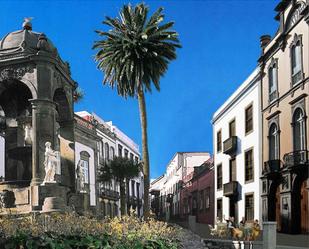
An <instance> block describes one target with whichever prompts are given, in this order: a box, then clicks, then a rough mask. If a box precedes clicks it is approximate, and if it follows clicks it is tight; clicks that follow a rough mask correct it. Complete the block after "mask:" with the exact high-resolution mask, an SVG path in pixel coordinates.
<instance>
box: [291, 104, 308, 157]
mask: <svg viewBox="0 0 309 249" xmlns="http://www.w3.org/2000/svg"><path fill="white" fill-rule="evenodd" d="M304 116H305V115H304V113H303V110H302V109H301V108H297V109H296V110H295V112H294V115H293V147H294V148H293V149H294V151H300V150H305V144H306V136H305V135H306V134H305V133H306V131H305V117H304Z"/></svg>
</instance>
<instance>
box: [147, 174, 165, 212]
mask: <svg viewBox="0 0 309 249" xmlns="http://www.w3.org/2000/svg"><path fill="white" fill-rule="evenodd" d="M165 182H166V175H165V174H163V175H161V176H159V177H158V178H156V179H152V180H151V182H150V189H149V193H150V194H151V196H150V204H151V205H150V206H151V210H152V212H153V213H155V214H156V215H157V217H161V216H162V215H163V203H164V201H165V200H163V199H164V196H163V193H164V192H165Z"/></svg>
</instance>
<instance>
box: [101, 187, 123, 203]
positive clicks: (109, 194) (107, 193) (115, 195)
mask: <svg viewBox="0 0 309 249" xmlns="http://www.w3.org/2000/svg"><path fill="white" fill-rule="evenodd" d="M100 196H101V197H102V198H107V199H113V200H118V199H119V192H117V191H115V190H111V189H107V188H101V189H100Z"/></svg>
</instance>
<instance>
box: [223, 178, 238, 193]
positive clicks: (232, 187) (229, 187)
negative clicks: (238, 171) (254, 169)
mask: <svg viewBox="0 0 309 249" xmlns="http://www.w3.org/2000/svg"><path fill="white" fill-rule="evenodd" d="M223 195H224V196H236V195H238V182H237V181H230V182H228V183H225V184H224V185H223Z"/></svg>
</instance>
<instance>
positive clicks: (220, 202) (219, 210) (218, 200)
mask: <svg viewBox="0 0 309 249" xmlns="http://www.w3.org/2000/svg"><path fill="white" fill-rule="evenodd" d="M217 217H218V218H219V220H220V221H222V199H221V198H220V199H217Z"/></svg>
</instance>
